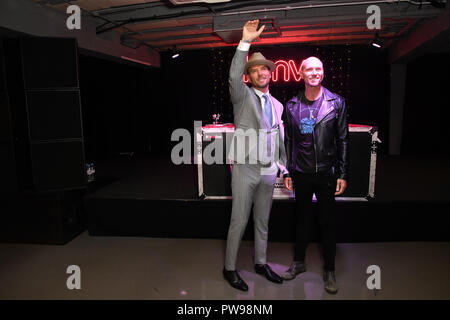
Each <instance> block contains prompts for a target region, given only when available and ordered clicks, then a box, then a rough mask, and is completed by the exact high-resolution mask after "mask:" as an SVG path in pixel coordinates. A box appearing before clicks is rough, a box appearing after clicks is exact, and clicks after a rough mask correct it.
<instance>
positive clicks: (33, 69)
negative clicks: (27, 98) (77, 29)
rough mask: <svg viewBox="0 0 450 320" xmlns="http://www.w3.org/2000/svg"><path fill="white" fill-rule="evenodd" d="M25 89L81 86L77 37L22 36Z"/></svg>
mask: <svg viewBox="0 0 450 320" xmlns="http://www.w3.org/2000/svg"><path fill="white" fill-rule="evenodd" d="M22 56H23V58H22V59H23V69H24V78H25V89H45V88H73V87H78V69H77V68H78V66H77V46H76V40H75V39H62V38H44V37H32V38H31V37H30V38H23V39H22Z"/></svg>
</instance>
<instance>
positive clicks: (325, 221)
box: [293, 171, 336, 271]
mask: <svg viewBox="0 0 450 320" xmlns="http://www.w3.org/2000/svg"><path fill="white" fill-rule="evenodd" d="M293 184H294V188H295V202H296V234H295V254H294V261H302V262H304V261H305V253H306V247H307V246H308V242H309V236H310V231H311V227H312V223H313V210H312V196H313V193H315V194H316V199H317V206H318V211H317V214H318V217H317V218H318V222H319V227H320V231H321V235H322V249H323V259H324V262H325V265H324V269H325V271H334V261H335V258H336V236H335V220H334V214H335V212H334V203H335V200H334V193H335V192H336V177H335V176H334V175H333V174H332V173H312V174H308V173H301V172H298V171H295V172H294V177H293Z"/></svg>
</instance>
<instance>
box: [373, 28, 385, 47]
mask: <svg viewBox="0 0 450 320" xmlns="http://www.w3.org/2000/svg"><path fill="white" fill-rule="evenodd" d="M372 45H373V46H374V47H377V48H381V47H382V46H383V41H382V40H381V39H380V36H379V34H378V32H377V33H375V39H373V41H372Z"/></svg>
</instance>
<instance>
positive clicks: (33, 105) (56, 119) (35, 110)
mask: <svg viewBox="0 0 450 320" xmlns="http://www.w3.org/2000/svg"><path fill="white" fill-rule="evenodd" d="M27 108H28V121H29V126H30V136H31V140H32V141H37V140H51V139H72V138H81V136H82V134H81V115H80V95H79V92H78V91H34V92H27Z"/></svg>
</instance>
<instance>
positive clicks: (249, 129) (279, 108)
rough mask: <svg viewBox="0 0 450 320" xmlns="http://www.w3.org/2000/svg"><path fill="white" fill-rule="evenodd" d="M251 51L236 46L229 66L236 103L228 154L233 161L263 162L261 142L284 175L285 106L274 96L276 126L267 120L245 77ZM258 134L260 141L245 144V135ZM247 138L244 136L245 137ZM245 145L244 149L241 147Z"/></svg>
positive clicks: (232, 97)
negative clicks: (283, 119) (233, 132)
mask: <svg viewBox="0 0 450 320" xmlns="http://www.w3.org/2000/svg"><path fill="white" fill-rule="evenodd" d="M247 54H248V52H247V51H242V50H239V49H236V53H235V54H234V57H233V60H232V62H231V67H230V76H229V88H230V95H231V102H232V103H233V114H234V125H235V134H234V137H233V139H232V143H231V148H230V152H229V154H228V157H229V159H230V160H231V161H233V162H234V163H242V160H245V163H255V161H256V162H257V163H259V164H264V163H265V162H266V161H264V158H263V159H262V158H261V157H260V156H259V157H256V159H255V156H257V154H258V152H257V150H256V149H258V148H259V150H261V145H262V144H263V145H264V146H267V151H268V153H269V154H272V155H274V160H275V162H276V163H277V165H278V167H279V169H280V170H281V172H282V173H283V174H285V173H287V172H288V171H287V169H286V150H285V146H284V124H283V121H282V120H281V116H282V114H283V105H282V104H281V103H280V102H279V101H278V100H277V99H275V98H273V97H272V106H273V107H274V109H275V121H274V125H273V126H272V125H271V124H269V123H268V121H267V119H266V117H265V116H264V115H263V112H262V107H261V102H260V99H259V97H258V96H257V94H256V93H255V92H254V91H253V89H251V88H250V87H248V86H247V85H246V84H245V83H244V81H243V79H242V75H243V73H244V67H245V64H246V57H247ZM252 133H255V138H256V139H257V140H258V141H257V142H256V145H255V142H254V141H253V142H252V137H250V139H247V140H250V141H249V142H250V143H248V144H247V143H245V146H243V145H242V143H243V141H244V139H241V138H242V136H243V135H244V136H247V137H248V136H249V135H252ZM265 134H268V135H269V136H271V138H270V139H269V141H270V142H269V143H268V144H267V143H266V140H265V139H266V138H265ZM244 138H245V137H244ZM241 146H243V147H242V148H240V147H241Z"/></svg>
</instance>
